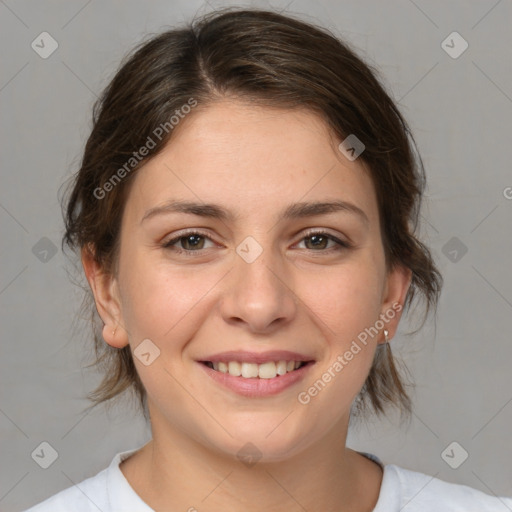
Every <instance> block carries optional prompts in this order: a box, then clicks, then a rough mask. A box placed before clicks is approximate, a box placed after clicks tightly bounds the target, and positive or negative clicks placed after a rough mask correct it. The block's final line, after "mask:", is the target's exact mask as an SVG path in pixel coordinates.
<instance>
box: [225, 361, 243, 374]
mask: <svg viewBox="0 0 512 512" xmlns="http://www.w3.org/2000/svg"><path fill="white" fill-rule="evenodd" d="M228 373H229V374H230V375H234V376H235V377H240V375H242V369H241V367H240V363H237V362H236V361H230V362H229V363H228Z"/></svg>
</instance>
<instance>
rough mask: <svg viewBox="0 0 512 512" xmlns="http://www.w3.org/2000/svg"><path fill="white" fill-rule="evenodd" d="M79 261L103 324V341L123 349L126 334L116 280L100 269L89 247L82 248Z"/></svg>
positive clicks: (126, 343)
mask: <svg viewBox="0 0 512 512" xmlns="http://www.w3.org/2000/svg"><path fill="white" fill-rule="evenodd" d="M81 259H82V266H83V267H84V271H85V276H86V278H87V281H88V282H89V286H90V287H91V290H92V293H93V295H94V301H95V303H96V309H97V311H98V314H99V315H100V317H101V319H102V320H103V323H104V324H105V325H104V327H103V339H104V340H105V341H106V342H107V343H108V344H109V345H110V346H112V347H114V348H123V347H125V346H126V345H128V334H127V332H126V330H125V329H124V327H123V324H124V322H123V317H122V310H121V302H120V299H119V288H118V283H117V279H116V278H115V277H114V276H113V275H112V274H110V273H106V272H105V271H104V269H102V268H101V266H100V265H99V264H98V262H97V261H96V260H95V258H94V252H93V249H92V248H91V247H90V246H85V247H83V248H82V250H81Z"/></svg>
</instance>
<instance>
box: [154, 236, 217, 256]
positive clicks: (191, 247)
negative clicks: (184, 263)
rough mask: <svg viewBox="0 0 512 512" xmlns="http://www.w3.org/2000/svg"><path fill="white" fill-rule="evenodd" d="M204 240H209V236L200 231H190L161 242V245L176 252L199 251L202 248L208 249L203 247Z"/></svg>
mask: <svg viewBox="0 0 512 512" xmlns="http://www.w3.org/2000/svg"><path fill="white" fill-rule="evenodd" d="M206 241H210V242H211V240H210V237H208V236H206V235H203V234H201V233H196V232H191V233H187V234H185V235H181V236H178V237H175V238H173V239H172V240H169V241H168V242H165V243H164V244H162V247H163V248H164V249H169V250H174V251H176V252H189V253H191V252H200V251H201V250H202V249H205V248H206V249H208V247H205V243H206Z"/></svg>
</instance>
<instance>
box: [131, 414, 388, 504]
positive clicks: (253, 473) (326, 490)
mask: <svg viewBox="0 0 512 512" xmlns="http://www.w3.org/2000/svg"><path fill="white" fill-rule="evenodd" d="M347 426H348V421H346V422H345V425H344V428H341V429H340V427H339V425H338V428H337V429H333V430H332V432H331V433H330V434H329V435H328V436H327V437H325V438H323V439H322V440H321V441H320V442H317V443H314V444H312V445H310V447H308V448H307V449H305V450H304V451H302V452H300V453H299V454H298V455H295V456H294V457H292V458H289V459H286V460H283V461H279V462H261V461H260V462H257V463H255V464H254V465H246V464H244V463H242V462H241V461H239V460H237V459H233V458H232V457H228V456H225V455H223V454H219V453H218V452H215V451H214V450H211V449H208V448H207V447H205V446H204V445H203V444H200V443H197V442H195V441H194V440H193V439H191V438H190V437H189V436H187V435H186V434H185V433H183V432H179V431H175V430H171V431H169V430H165V429H163V428H155V425H153V439H152V440H151V441H150V442H149V443H148V444H146V445H145V446H144V447H143V448H142V449H141V450H139V451H138V452H137V453H136V454H134V455H133V456H132V457H130V458H129V459H127V460H126V461H125V462H123V463H122V464H121V470H122V472H123V473H124V475H125V477H126V478H127V480H128V482H129V483H130V485H131V486H132V487H133V489H134V490H135V492H137V494H138V495H139V496H140V497H141V498H142V500H143V501H145V502H146V503H147V504H148V505H149V506H150V507H151V508H153V509H154V510H155V511H157V512H158V511H160V510H187V511H190V512H194V511H195V510H202V509H208V510H209V511H211V512H220V511H221V510H240V509H241V508H243V510H244V511H247V512H253V511H254V512H255V511H260V510H262V509H264V510H287V511H288V510H297V511H300V510H325V511H336V512H340V511H348V510H350V511H351V512H356V511H357V512H369V511H371V510H373V508H374V506H375V504H376V502H377V499H378V495H379V491H380V484H381V481H382V470H381V469H380V467H379V466H378V465H377V464H375V463H374V462H372V461H370V460H368V459H367V458H365V457H363V456H361V455H360V454H358V453H357V452H354V451H353V450H350V449H348V448H346V447H345V442H346V435H347Z"/></svg>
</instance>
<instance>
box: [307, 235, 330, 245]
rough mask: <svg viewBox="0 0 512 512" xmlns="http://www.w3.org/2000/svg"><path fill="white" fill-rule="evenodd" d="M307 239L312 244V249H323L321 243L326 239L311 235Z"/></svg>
mask: <svg viewBox="0 0 512 512" xmlns="http://www.w3.org/2000/svg"><path fill="white" fill-rule="evenodd" d="M309 238H310V240H311V241H312V242H313V243H312V245H313V246H314V247H323V246H324V245H325V244H324V243H323V242H325V240H326V238H325V237H324V236H322V235H311V236H310V237H309Z"/></svg>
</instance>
